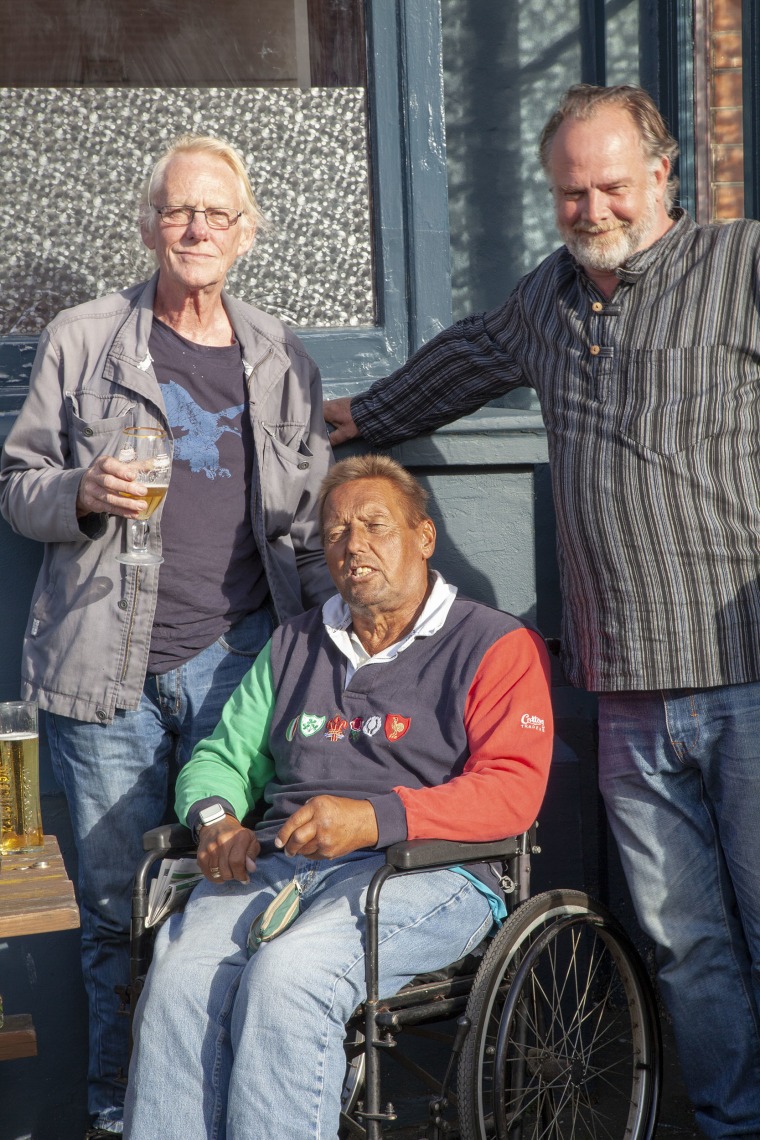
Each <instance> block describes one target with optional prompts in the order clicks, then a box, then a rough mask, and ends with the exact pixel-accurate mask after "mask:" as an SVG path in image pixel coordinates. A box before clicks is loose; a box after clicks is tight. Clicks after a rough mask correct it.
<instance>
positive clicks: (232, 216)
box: [153, 206, 243, 230]
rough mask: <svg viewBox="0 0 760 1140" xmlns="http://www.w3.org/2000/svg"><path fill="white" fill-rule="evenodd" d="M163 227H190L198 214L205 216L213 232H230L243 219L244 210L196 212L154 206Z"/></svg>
mask: <svg viewBox="0 0 760 1140" xmlns="http://www.w3.org/2000/svg"><path fill="white" fill-rule="evenodd" d="M153 209H154V210H155V211H156V213H157V214H158V216H159V218H160V219H161V225H163V226H189V225H190V223H191V222H192V220H193V218H194V217H195V215H196V214H203V215H204V217H205V218H206V225H207V226H208V227H209V229H211V230H228V229H229V228H230V226H236V225H237V223H238V219H239V218H242V216H243V212H242V210H222V209H218V208H216V207H213V208H212V209H209V210H194V209H193V207H192V206H154V207H153Z"/></svg>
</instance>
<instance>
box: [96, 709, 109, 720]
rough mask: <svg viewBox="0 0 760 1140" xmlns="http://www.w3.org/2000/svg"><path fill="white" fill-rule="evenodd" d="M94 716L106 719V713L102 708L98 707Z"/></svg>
mask: <svg viewBox="0 0 760 1140" xmlns="http://www.w3.org/2000/svg"><path fill="white" fill-rule="evenodd" d="M95 716H96V717H97V718H98V720H108V713H106V712H104V711H103V709H98V710H97V712H96V713H95Z"/></svg>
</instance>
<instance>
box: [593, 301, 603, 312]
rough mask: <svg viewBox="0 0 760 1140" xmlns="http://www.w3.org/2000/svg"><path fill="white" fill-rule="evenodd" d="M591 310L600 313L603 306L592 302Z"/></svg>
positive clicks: (597, 302) (598, 302)
mask: <svg viewBox="0 0 760 1140" xmlns="http://www.w3.org/2000/svg"><path fill="white" fill-rule="evenodd" d="M591 308H592V309H593V310H594V312H595V313H601V311H602V309H603V308H604V305H603V304H602V302H601V301H594V303H593V305H592V306H591Z"/></svg>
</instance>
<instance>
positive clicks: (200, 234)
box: [185, 210, 209, 238]
mask: <svg viewBox="0 0 760 1140" xmlns="http://www.w3.org/2000/svg"><path fill="white" fill-rule="evenodd" d="M185 232H186V233H189V234H191V235H192V236H193V237H196V238H204V237H208V232H209V224H208V222H207V221H206V211H205V210H196V211H195V213H194V214H193V219H192V221H191V222H188V225H187V230H186V231H185Z"/></svg>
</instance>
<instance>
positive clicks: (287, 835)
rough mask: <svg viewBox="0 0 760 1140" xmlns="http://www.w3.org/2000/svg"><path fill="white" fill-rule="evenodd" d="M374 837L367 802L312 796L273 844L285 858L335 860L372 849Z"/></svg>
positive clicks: (372, 816) (374, 826)
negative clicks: (299, 857)
mask: <svg viewBox="0 0 760 1140" xmlns="http://www.w3.org/2000/svg"><path fill="white" fill-rule="evenodd" d="M377 838H378V833H377V819H376V818H375V811H374V808H373V807H372V804H371V803H370V802H369V800H347V799H342V798H341V797H340V796H314V798H313V799H311V800H309V801H308V802H307V803H305V804H304V806H303V807H302V808H299V809H298V811H294V812H293V814H292V815H291V817H290V819H288V820H286V822H285V823H284V824H283V825H282V827H281V828H280V830H279V832H278V833H277V838H276V839H275V841H274V842H275V846H276V847H284V848H285V851H286V852H287V854H288V855H305V856H306V857H307V858H309V859H338V858H340V856H341V855H348V854H349V852H351V851H358V850H359V848H360V847H374V846H375V844H376V843H377Z"/></svg>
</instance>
